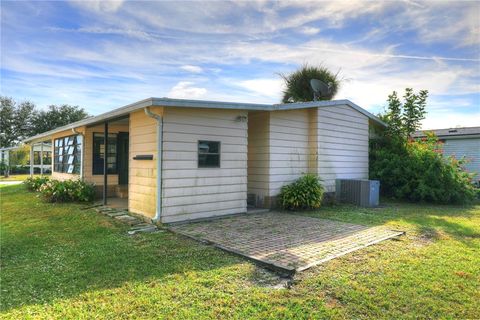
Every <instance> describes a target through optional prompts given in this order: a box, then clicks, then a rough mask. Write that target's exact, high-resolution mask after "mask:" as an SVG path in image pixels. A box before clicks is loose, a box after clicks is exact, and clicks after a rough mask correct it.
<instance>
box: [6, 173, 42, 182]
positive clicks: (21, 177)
mask: <svg viewBox="0 0 480 320" xmlns="http://www.w3.org/2000/svg"><path fill="white" fill-rule="evenodd" d="M33 176H34V177H41V175H39V174H35V175H33ZM47 176H49V175H47ZM28 177H30V174H11V175H10V176H8V177H5V176H3V175H2V176H0V182H2V181H23V180H25V179H27V178H28Z"/></svg>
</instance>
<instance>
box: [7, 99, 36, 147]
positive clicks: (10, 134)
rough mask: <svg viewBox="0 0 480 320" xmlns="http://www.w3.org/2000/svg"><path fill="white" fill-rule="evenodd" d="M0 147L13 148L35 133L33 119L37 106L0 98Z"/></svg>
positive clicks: (28, 102) (26, 102) (27, 102)
mask: <svg viewBox="0 0 480 320" xmlns="http://www.w3.org/2000/svg"><path fill="white" fill-rule="evenodd" d="M0 101H1V106H0V147H2V148H4V147H11V146H13V145H15V144H17V143H18V142H19V141H21V140H22V139H25V138H27V137H28V136H30V135H31V133H32V131H34V127H33V123H32V121H31V120H32V118H33V117H34V116H35V105H34V104H33V103H32V102H30V101H23V102H20V103H17V102H16V101H15V100H13V99H12V98H9V97H4V96H1V97H0Z"/></svg>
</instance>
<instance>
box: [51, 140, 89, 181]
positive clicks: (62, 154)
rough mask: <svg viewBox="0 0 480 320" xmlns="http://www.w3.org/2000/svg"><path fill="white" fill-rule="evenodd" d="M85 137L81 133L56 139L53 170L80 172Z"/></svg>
mask: <svg viewBox="0 0 480 320" xmlns="http://www.w3.org/2000/svg"><path fill="white" fill-rule="evenodd" d="M82 143H83V139H82V136H80V135H74V136H68V137H64V138H60V139H55V142H54V149H53V150H54V167H53V171H55V172H62V173H74V174H79V173H80V165H81V157H82Z"/></svg>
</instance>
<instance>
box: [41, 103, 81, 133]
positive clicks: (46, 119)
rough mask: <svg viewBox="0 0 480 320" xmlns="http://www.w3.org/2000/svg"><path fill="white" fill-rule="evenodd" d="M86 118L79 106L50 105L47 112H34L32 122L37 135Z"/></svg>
mask: <svg viewBox="0 0 480 320" xmlns="http://www.w3.org/2000/svg"><path fill="white" fill-rule="evenodd" d="M88 116H89V115H88V113H86V112H85V110H84V109H83V108H80V107H79V106H70V105H68V104H64V105H61V106H56V105H50V106H48V109H47V110H41V111H38V112H36V114H35V117H34V118H33V119H32V122H33V124H34V127H35V130H34V131H35V134H38V133H42V132H45V131H49V130H52V129H55V128H58V127H61V126H64V125H67V124H69V123H72V122H75V121H79V120H82V119H85V118H87V117H88Z"/></svg>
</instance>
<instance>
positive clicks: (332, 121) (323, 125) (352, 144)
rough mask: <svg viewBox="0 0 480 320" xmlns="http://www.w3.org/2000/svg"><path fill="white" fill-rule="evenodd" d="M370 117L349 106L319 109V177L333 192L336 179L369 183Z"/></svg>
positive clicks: (328, 189)
mask: <svg viewBox="0 0 480 320" xmlns="http://www.w3.org/2000/svg"><path fill="white" fill-rule="evenodd" d="M368 123H369V119H368V117H367V116H365V115H363V114H362V113H360V112H358V111H356V110H355V109H353V108H351V107H349V106H346V105H345V106H335V107H323V108H318V116H317V134H318V135H317V139H318V142H317V145H318V151H317V152H318V155H317V161H318V167H317V173H318V175H319V177H320V178H321V179H322V180H323V183H324V185H325V187H326V189H327V191H329V192H334V191H335V179H337V178H346V179H368V139H369V130H368Z"/></svg>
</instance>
